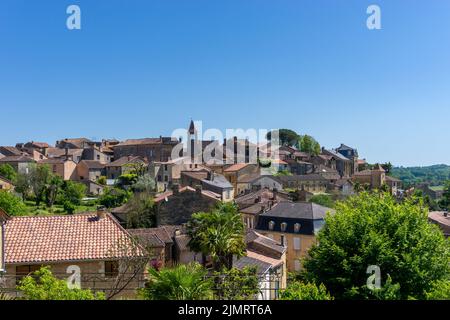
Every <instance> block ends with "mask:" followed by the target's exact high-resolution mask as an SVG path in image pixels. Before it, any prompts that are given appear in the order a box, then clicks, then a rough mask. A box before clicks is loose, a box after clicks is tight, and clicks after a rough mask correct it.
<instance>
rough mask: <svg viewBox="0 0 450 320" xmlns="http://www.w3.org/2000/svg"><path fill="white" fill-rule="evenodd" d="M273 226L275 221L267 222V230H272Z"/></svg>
mask: <svg viewBox="0 0 450 320" xmlns="http://www.w3.org/2000/svg"><path fill="white" fill-rule="evenodd" d="M274 227H275V222H273V221H270V222H269V230H273V228H274Z"/></svg>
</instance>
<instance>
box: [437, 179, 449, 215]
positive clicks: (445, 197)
mask: <svg viewBox="0 0 450 320" xmlns="http://www.w3.org/2000/svg"><path fill="white" fill-rule="evenodd" d="M439 205H440V206H441V207H442V208H444V209H447V210H450V181H447V182H446V183H445V187H444V193H443V195H442V199H441V201H440V202H439Z"/></svg>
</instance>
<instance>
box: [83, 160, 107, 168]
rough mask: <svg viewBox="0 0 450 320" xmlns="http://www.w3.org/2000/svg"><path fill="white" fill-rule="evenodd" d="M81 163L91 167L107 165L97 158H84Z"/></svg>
mask: <svg viewBox="0 0 450 320" xmlns="http://www.w3.org/2000/svg"><path fill="white" fill-rule="evenodd" d="M80 163H83V164H85V165H86V166H87V167H88V168H89V169H103V168H104V167H105V164H104V163H101V162H100V161H97V160H82V161H81V162H80Z"/></svg>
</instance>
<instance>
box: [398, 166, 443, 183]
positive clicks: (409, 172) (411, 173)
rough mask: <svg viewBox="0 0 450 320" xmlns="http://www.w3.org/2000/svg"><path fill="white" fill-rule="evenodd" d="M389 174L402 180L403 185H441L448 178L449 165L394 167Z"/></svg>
mask: <svg viewBox="0 0 450 320" xmlns="http://www.w3.org/2000/svg"><path fill="white" fill-rule="evenodd" d="M391 175H392V176H393V177H396V178H398V179H400V180H402V182H403V185H404V186H405V187H410V186H414V185H418V184H422V183H427V184H429V185H431V186H441V185H443V184H444V183H445V182H446V181H447V180H449V179H450V166H448V165H445V164H439V165H434V166H429V167H409V168H405V167H394V168H392V171H391Z"/></svg>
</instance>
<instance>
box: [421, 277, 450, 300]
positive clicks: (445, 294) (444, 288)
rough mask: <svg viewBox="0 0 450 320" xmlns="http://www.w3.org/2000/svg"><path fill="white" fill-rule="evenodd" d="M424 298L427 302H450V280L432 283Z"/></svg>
mask: <svg viewBox="0 0 450 320" xmlns="http://www.w3.org/2000/svg"><path fill="white" fill-rule="evenodd" d="M425 297H426V299H427V300H450V279H447V280H441V281H436V282H434V283H433V285H432V287H431V290H430V291H429V292H427V293H426V294H425Z"/></svg>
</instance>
